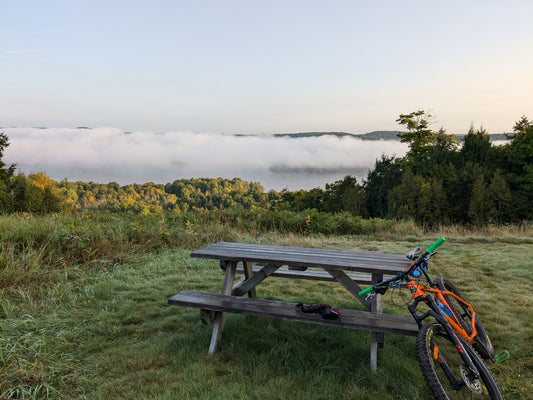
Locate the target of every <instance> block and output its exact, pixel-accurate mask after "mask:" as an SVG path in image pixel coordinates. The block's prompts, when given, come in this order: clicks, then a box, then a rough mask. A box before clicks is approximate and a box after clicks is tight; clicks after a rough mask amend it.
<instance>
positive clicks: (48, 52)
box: [0, 0, 533, 133]
mask: <svg viewBox="0 0 533 400" xmlns="http://www.w3.org/2000/svg"><path fill="white" fill-rule="evenodd" d="M0 5H1V6H0V9H1V15H2V23H1V24H0V126H47V127H75V126H90V127H100V126H111V127H116V128H119V129H122V130H125V131H137V130H147V131H151V132H169V131H183V130H189V131H195V132H217V133H279V132H303V131H345V132H352V133H364V132H368V131H372V130H381V129H386V130H389V129H397V128H398V126H397V124H396V123H395V119H396V118H397V116H398V114H400V113H407V112H410V111H414V110H416V109H419V108H423V109H426V110H429V111H430V112H432V113H433V114H434V115H435V116H436V118H435V119H436V128H438V127H440V126H443V127H444V128H446V129H447V131H448V132H449V133H464V132H466V131H467V130H468V127H469V125H470V124H471V123H474V124H475V126H476V127H478V126H479V125H481V124H482V125H483V126H484V127H485V128H486V129H487V130H488V131H489V132H491V133H496V132H503V131H507V132H508V131H510V130H511V129H512V126H513V124H514V122H515V121H517V120H518V119H519V118H520V116H521V115H522V114H525V115H528V116H529V118H530V119H533V95H532V93H533V23H531V21H532V17H533V1H531V0H523V1H517V0H505V1H504V0H502V1H490V0H480V1H445V2H437V1H429V0H426V1H411V0H405V1H355V0H351V1H328V2H326V1H314V0H305V1H303V0H302V1H296V0H294V1H290V0H285V1H274V0H269V1H257V0H256V1H253V0H246V1H244V0H243V1H235V0H219V1H209V0H204V1H192V0H191V1H179V0H174V1H162V0H151V1H133V0H129V1H125V0H124V1H113V0H105V1H100V0H92V1H74V0H69V1H57V0H47V1H42V0H38V1H27V0H16V1H15V0H0Z"/></svg>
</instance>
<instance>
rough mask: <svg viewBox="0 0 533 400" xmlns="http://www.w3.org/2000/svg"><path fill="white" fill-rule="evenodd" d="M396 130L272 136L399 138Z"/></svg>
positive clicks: (364, 138)
mask: <svg viewBox="0 0 533 400" xmlns="http://www.w3.org/2000/svg"><path fill="white" fill-rule="evenodd" d="M398 133H399V132H398V131H372V132H368V133H363V134H355V133H347V132H300V133H276V134H274V135H273V136H274V137H291V138H304V137H319V136H326V135H329V136H337V137H345V136H349V137H354V138H359V139H363V140H400V138H399V137H398Z"/></svg>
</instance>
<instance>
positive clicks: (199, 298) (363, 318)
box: [168, 271, 418, 336]
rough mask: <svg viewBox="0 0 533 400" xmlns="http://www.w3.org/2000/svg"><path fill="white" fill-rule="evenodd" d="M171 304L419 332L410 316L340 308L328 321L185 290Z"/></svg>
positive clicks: (280, 306)
mask: <svg viewBox="0 0 533 400" xmlns="http://www.w3.org/2000/svg"><path fill="white" fill-rule="evenodd" d="M295 272H297V271H295ZM168 304H171V305H178V306H186V307H195V308H200V309H205V310H213V311H224V312H230V313H236V314H246V315H252V316H258V317H268V318H276V319H282V320H287V321H296V322H305V323H312V324H319V325H331V326H337V327H343V328H350V329H360V330H366V331H372V332H383V333H395V334H400V335H409V336H416V334H417V333H418V326H417V324H416V322H415V321H414V320H413V318H411V317H406V316H400V315H392V314H374V313H372V312H368V311H359V310H350V309H340V310H339V315H340V317H341V320H340V321H337V320H327V319H324V318H322V316H321V315H319V314H313V313H303V312H301V311H300V310H299V309H298V308H297V307H296V303H290V302H285V301H275V300H264V299H257V298H247V297H238V296H228V295H222V294H212V293H203V292H192V291H183V292H180V293H179V294H177V295H175V296H173V297H171V298H170V299H169V300H168Z"/></svg>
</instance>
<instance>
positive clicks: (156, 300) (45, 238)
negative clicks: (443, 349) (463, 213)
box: [0, 215, 533, 400]
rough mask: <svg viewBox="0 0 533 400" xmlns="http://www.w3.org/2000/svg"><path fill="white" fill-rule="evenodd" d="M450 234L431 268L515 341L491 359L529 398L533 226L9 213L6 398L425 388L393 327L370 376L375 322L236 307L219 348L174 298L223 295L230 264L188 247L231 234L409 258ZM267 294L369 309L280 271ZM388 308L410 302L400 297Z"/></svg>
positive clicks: (307, 394) (0, 356)
mask: <svg viewBox="0 0 533 400" xmlns="http://www.w3.org/2000/svg"><path fill="white" fill-rule="evenodd" d="M439 236H445V237H446V238H447V242H446V243H445V244H444V245H443V246H441V248H439V254H438V255H437V256H436V257H434V258H433V259H432V263H431V264H430V272H432V273H433V275H438V274H442V275H446V276H448V277H449V278H450V279H451V280H452V281H454V283H455V284H456V286H458V287H459V288H460V289H461V291H462V292H463V294H464V295H465V296H467V298H468V299H469V300H470V301H471V302H472V303H473V304H474V306H475V307H476V309H477V311H478V312H479V314H480V316H481V318H482V321H483V323H484V325H485V327H486V329H487V331H488V332H489V334H490V335H491V338H492V340H493V342H494V345H495V347H496V350H497V351H500V350H503V349H507V350H509V352H510V354H511V359H510V360H509V361H507V362H505V363H502V364H496V365H495V366H494V367H493V373H494V374H495V376H496V379H497V380H498V383H499V384H500V386H501V387H502V390H503V392H504V395H505V397H506V399H527V398H531V393H533V383H532V382H533V295H532V294H531V293H530V290H531V288H530V286H531V283H532V282H533V269H532V263H531V253H532V252H531V250H532V245H533V235H532V234H531V229H530V227H529V228H527V226H526V228H524V227H514V228H494V227H491V228H487V229H486V230H485V231H476V232H471V231H468V230H466V229H459V228H443V229H441V230H439V231H436V232H425V233H423V232H422V231H420V232H418V230H417V229H416V227H413V226H411V227H410V228H409V229H408V230H407V231H405V232H401V231H398V230H394V229H391V230H390V231H389V232H374V233H369V234H366V235H353V236H329V237H327V236H320V235H294V234H279V233H276V232H270V233H268V232H267V233H258V232H251V231H250V230H238V229H236V228H231V229H225V227H224V226H220V225H216V226H198V225H196V226H191V223H185V222H184V223H182V224H181V225H180V224H178V223H169V222H168V221H162V220H159V219H157V218H152V219H144V220H131V219H127V218H121V217H116V216H113V217H105V218H104V217H63V216H47V217H32V216H27V215H21V216H7V217H0V240H1V242H0V244H1V255H0V285H1V286H0V287H1V291H0V301H1V307H0V398H2V399H3V398H25V399H32V398H64V399H70V398H75V399H104V398H105V399H109V398H112V399H362V400H364V399H376V398H378V399H380V400H385V399H406V400H407V399H428V398H430V396H429V394H428V392H427V390H426V388H425V383H424V381H423V378H422V376H421V373H420V370H419V367H418V365H417V362H416V357H415V353H414V350H415V340H414V338H409V337H403V336H395V335H386V340H385V347H384V348H383V349H381V350H379V366H378V372H377V373H373V372H372V371H371V370H370V366H369V346H370V334H369V333H368V332H360V331H352V330H345V329H338V328H332V327H323V326H315V325H307V324H299V323H292V322H286V321H279V320H269V319H263V318H255V317H247V316H242V315H229V316H228V320H227V323H226V328H225V331H224V337H223V340H222V342H221V346H220V348H219V351H218V352H217V353H216V354H215V355H214V356H212V357H209V356H208V355H207V348H208V345H209V340H210V335H211V326H204V325H202V324H201V322H200V319H199V312H198V310H197V309H189V308H182V307H175V306H168V305H167V299H168V298H169V297H171V296H172V295H174V294H176V293H178V292H179V291H181V290H200V291H208V292H212V293H217V292H219V291H220V288H221V285H222V279H223V274H222V271H221V270H220V268H219V267H218V265H217V263H216V262H212V261H207V260H199V259H192V258H190V257H189V254H190V252H191V251H192V250H193V249H195V248H199V247H201V246H204V245H207V244H211V243H213V242H215V241H218V240H233V241H246V242H250V243H263V244H275V245H294V246H309V247H322V248H336V249H350V250H366V251H383V252H391V253H400V254H403V253H406V252H407V251H408V250H410V249H412V248H413V247H415V246H417V245H420V246H422V247H425V246H427V245H429V244H431V243H432V242H433V241H434V240H435V239H436V238H438V237H439ZM258 296H259V297H262V298H273V299H286V300H298V301H303V302H308V303H315V302H328V303H330V304H333V305H335V306H337V307H340V308H348V307H358V305H356V304H354V300H353V299H350V296H349V295H347V294H346V292H345V290H344V289H342V288H340V287H338V286H337V285H335V284H330V283H325V282H303V281H298V282H296V281H294V282H291V281H288V280H282V279H277V280H276V279H275V278H271V280H270V281H267V282H265V283H264V284H262V285H261V286H260V287H259V288H258ZM396 300H397V302H398V299H396ZM384 307H385V308H386V309H387V310H388V311H390V312H394V313H399V314H405V313H406V310H405V308H401V307H395V306H394V304H393V303H392V302H391V301H390V299H389V297H388V295H386V296H385V299H384Z"/></svg>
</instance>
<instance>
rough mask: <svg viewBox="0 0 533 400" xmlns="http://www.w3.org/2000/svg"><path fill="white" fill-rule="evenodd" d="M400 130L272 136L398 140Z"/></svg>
mask: <svg viewBox="0 0 533 400" xmlns="http://www.w3.org/2000/svg"><path fill="white" fill-rule="evenodd" d="M399 133H401V132H400V131H372V132H368V133H362V134H355V133H347V132H299V133H276V134H274V135H273V136H274V137H291V138H295V139H297V138H307V137H320V136H326V135H329V136H337V137H345V136H349V137H353V138H359V139H362V140H400V138H399V137H398V134H399ZM456 136H457V139H459V140H461V138H463V137H464V136H466V135H465V134H459V135H456ZM507 136H508V134H505V133H492V134H489V139H490V141H496V140H508V137H507Z"/></svg>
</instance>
